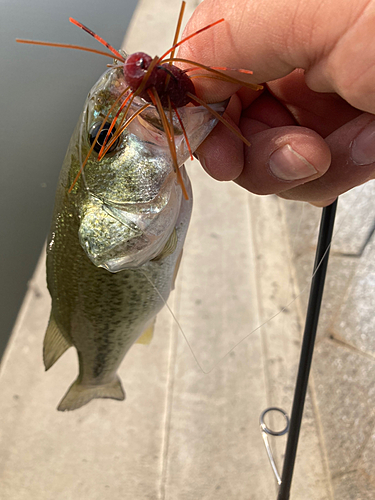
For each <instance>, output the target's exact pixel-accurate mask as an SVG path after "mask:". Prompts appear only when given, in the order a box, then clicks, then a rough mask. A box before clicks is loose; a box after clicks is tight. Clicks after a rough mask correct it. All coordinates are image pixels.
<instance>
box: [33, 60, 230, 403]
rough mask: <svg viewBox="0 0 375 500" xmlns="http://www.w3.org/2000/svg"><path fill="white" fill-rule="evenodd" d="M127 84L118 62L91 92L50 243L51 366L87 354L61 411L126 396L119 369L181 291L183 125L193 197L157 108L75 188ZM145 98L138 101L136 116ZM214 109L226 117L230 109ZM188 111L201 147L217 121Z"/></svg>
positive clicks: (91, 164) (186, 209)
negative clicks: (73, 353) (177, 288)
mask: <svg viewBox="0 0 375 500" xmlns="http://www.w3.org/2000/svg"><path fill="white" fill-rule="evenodd" d="M124 88H126V83H125V81H124V76H123V72H122V70H121V68H118V67H115V68H110V69H108V70H107V71H106V72H105V73H104V75H103V76H102V77H101V78H100V79H99V81H98V82H97V83H96V84H95V85H94V87H93V88H92V89H91V91H90V93H89V95H88V98H87V100H86V103H85V105H84V110H83V113H82V115H81V117H80V119H79V121H78V124H77V127H76V129H75V131H74V133H73V136H72V138H71V141H70V144H69V147H68V151H67V154H66V157H65V160H64V163H63V167H62V170H61V174H60V178H59V181H58V187H57V192H56V200H55V207H54V212H53V218H52V224H51V229H50V234H49V237H48V242H47V284H48V290H49V292H50V295H51V299H52V306H51V314H50V318H49V323H48V328H47V331H46V334H45V338H44V346H43V359H44V364H45V368H46V370H48V369H49V368H50V367H51V366H52V365H53V364H54V363H55V362H56V361H57V360H58V359H59V358H60V356H61V355H62V354H63V353H64V352H65V351H66V350H67V349H68V348H69V347H71V346H74V347H75V349H76V350H77V354H78V360H79V374H78V377H77V379H76V380H75V381H74V382H73V384H72V385H71V386H70V388H69V389H68V391H67V393H66V394H65V396H64V397H63V399H62V400H61V402H60V404H59V406H58V410H61V411H65V410H74V409H77V408H80V407H81V406H83V405H85V404H86V403H88V402H89V401H91V400H92V399H94V398H112V399H117V400H123V399H125V392H124V390H123V387H122V384H121V381H120V379H119V377H118V375H117V370H118V368H119V366H120V364H121V362H122V360H123V358H124V356H125V355H126V353H127V352H128V351H129V349H130V348H131V346H132V345H133V344H134V343H135V342H136V341H137V340H138V339H139V338H140V337H141V336H142V334H144V335H145V336H148V337H150V336H151V332H152V330H153V326H154V323H155V318H156V315H157V313H158V312H159V311H160V309H161V308H162V307H163V305H164V304H165V302H166V300H167V299H168V296H169V293H170V291H171V290H172V289H173V286H174V281H175V278H176V275H177V271H178V266H179V262H180V260H181V254H182V248H183V244H184V240H185V236H186V233H187V229H188V225H189V220H190V216H191V210H192V190H191V185H190V182H189V178H188V175H187V173H186V170H185V168H184V167H183V166H182V165H183V164H184V162H185V161H186V159H187V158H188V157H189V151H188V147H187V144H186V141H185V138H184V133H183V130H182V127H181V125H180V123H179V121H178V120H177V119H175V122H174V123H173V127H174V143H175V146H176V153H177V161H178V164H179V168H180V172H181V175H182V178H183V182H184V185H185V188H186V191H187V194H188V199H185V197H184V196H183V194H182V189H181V186H180V184H179V183H178V181H177V177H176V174H175V171H174V164H173V160H172V157H171V154H170V151H169V147H168V141H167V139H166V134H165V131H164V129H163V126H162V123H161V119H160V117H159V115H158V113H157V110H156V109H155V108H154V107H153V106H150V107H149V108H148V109H146V110H144V111H143V112H142V113H141V114H139V115H138V116H137V117H136V118H135V119H134V120H133V122H132V123H131V124H130V125H129V126H128V127H127V128H126V129H125V130H124V131H123V132H122V134H121V135H120V136H119V138H118V139H117V143H116V145H115V148H114V149H113V150H111V151H110V152H109V153H108V154H107V155H106V156H105V157H104V158H103V159H101V161H99V160H98V154H97V153H95V151H94V152H93V153H92V154H91V155H90V156H89V158H88V160H87V163H86V165H85V169H84V171H83V172H82V173H81V175H80V177H79V180H78V181H77V182H76V184H75V185H74V187H73V189H72V190H71V191H70V192H69V190H70V187H71V186H72V183H73V181H74V179H75V178H76V176H77V173H78V172H80V170H81V165H82V162H83V158H84V157H85V156H86V155H87V153H88V152H89V150H90V146H91V143H90V138H92V136H93V133H94V134H95V130H97V127H98V124H101V123H102V122H103V120H104V119H105V117H106V115H107V114H108V111H109V110H110V109H111V106H112V105H113V103H114V102H115V101H116V99H118V96H119V95H120V94H121V92H123V90H124ZM125 96H126V94H124V98H125ZM142 104H143V103H142V99H141V98H139V99H134V100H133V104H132V109H131V113H133V114H134V113H136V111H137V110H139V109H140V108H141V107H142ZM215 107H216V110H217V112H220V113H222V112H223V111H224V109H225V106H224V105H223V104H219V105H215ZM179 115H180V118H181V120H182V122H183V123H184V128H185V132H186V133H187V134H188V136H189V142H190V147H191V148H192V149H193V150H195V149H196V148H197V147H198V145H199V144H200V143H201V142H202V141H203V139H204V138H205V137H206V136H207V135H208V134H209V132H210V131H211V130H212V128H213V127H214V126H215V125H216V121H217V120H216V118H215V117H213V116H212V115H211V114H210V113H209V112H208V111H207V110H206V109H205V108H204V107H197V106H192V107H184V108H180V110H179ZM93 130H94V132H93Z"/></svg>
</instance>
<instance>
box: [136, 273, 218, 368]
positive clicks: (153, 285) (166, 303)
mask: <svg viewBox="0 0 375 500" xmlns="http://www.w3.org/2000/svg"><path fill="white" fill-rule="evenodd" d="M139 270H140V271H141V273H142V274H143V275H144V277H145V278H146V279H147V281H148V282H149V283H150V285H151V286H152V287H153V288H154V290H155V291H156V293H157V294H158V295H159V297H160V298H161V300H162V301H163V304H164V305H165V306H166V308H167V309H168V311H169V312H170V313H171V315H172V318H173V319H174V321H175V322H176V324H177V326H178V329H179V330H180V332H181V333H182V336H183V337H184V339H185V342H186V344H187V346H188V348H189V349H190V352H191V354H192V356H193V358H194V360H195V362H196V363H197V366H198V367H199V368H200V370H201V371H202V372H203V373H204V374H207V373H209V372H205V371H204V370H203V368H202V366H201V364H200V363H199V361H198V358H197V356H196V355H195V352H194V351H193V349H192V347H191V345H190V343H189V340H188V338H187V337H186V335H185V332H184V330H183V329H182V326H181V325H180V322H179V321H178V319H177V318H176V315H175V314H174V312H173V311H172V309H171V308H170V307H169V304H168V302H167V301H166V300H165V298H164V297H163V296H162V294H161V293H160V292H159V290H158V288H157V286H156V285H155V284H154V283H153V282H152V280H151V278H150V277H149V276H147V274H146V272H145V271H144V270H143V269H141V268H140V269H139Z"/></svg>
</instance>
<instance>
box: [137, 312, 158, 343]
mask: <svg viewBox="0 0 375 500" xmlns="http://www.w3.org/2000/svg"><path fill="white" fill-rule="evenodd" d="M155 321H156V317H155V318H154V319H153V320H152V323H151V325H150V323H149V326H147V328H146V329H145V330H144V332H143V333H142V335H141V336H140V337H139V338H138V340H137V341H136V344H143V345H148V344H150V343H151V340H152V337H153V335H154V328H155Z"/></svg>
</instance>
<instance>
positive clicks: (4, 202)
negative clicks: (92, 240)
mask: <svg viewBox="0 0 375 500" xmlns="http://www.w3.org/2000/svg"><path fill="white" fill-rule="evenodd" d="M136 4H137V0H122V1H121V0H106V1H105V2H104V1H101V0H100V1H98V0H80V1H74V0H63V1H60V2H57V1H47V0H33V1H27V0H16V1H14V0H11V1H10V0H0V62H1V99H0V141H1V144H0V151H1V160H0V162H1V164H0V178H1V181H0V189H1V192H0V224H1V225H0V235H1V247H0V248H1V250H0V252H1V254H0V266H1V267H0V270H1V271H0V276H1V287H0V293H1V296H0V318H1V322H0V358H1V355H2V352H3V350H4V348H5V346H6V343H7V341H8V338H9V335H10V333H11V330H12V327H13V324H14V321H15V319H16V316H17V313H18V310H19V307H20V305H21V303H22V299H23V297H24V294H25V292H26V287H27V281H28V280H29V279H30V277H31V275H32V272H33V270H34V268H35V265H36V262H37V259H38V257H39V255H40V252H41V249H42V247H43V244H44V240H45V238H46V234H47V232H48V228H49V224H50V218H51V213H52V208H53V199H54V192H55V186H56V182H57V177H58V173H59V171H60V168H61V164H62V161H63V159H64V155H65V151H66V148H67V145H68V141H69V138H70V135H71V133H72V131H73V128H74V126H75V124H76V122H77V119H78V116H79V114H80V112H81V109H82V106H83V103H84V100H85V97H86V95H87V93H88V91H89V90H90V88H91V87H92V85H93V84H94V83H95V81H96V80H97V79H98V78H99V76H100V75H101V74H102V73H103V71H104V70H105V65H106V64H107V59H106V58H105V57H103V56H98V55H95V54H89V53H87V52H86V53H85V52H79V51H72V50H67V49H59V48H49V47H38V46H31V45H21V44H17V43H16V42H15V38H26V39H34V40H43V41H52V42H64V43H72V44H77V45H83V46H89V47H93V48H97V49H100V47H101V46H100V44H99V43H98V42H97V41H96V40H94V39H92V38H91V37H90V36H89V35H88V34H86V33H85V32H83V31H82V30H80V29H79V28H77V27H75V26H74V25H72V24H71V23H69V17H70V16H71V17H74V18H76V19H78V20H79V21H81V22H82V23H83V24H85V25H87V26H89V27H90V28H91V29H93V30H94V31H95V32H97V33H98V34H100V36H102V37H103V38H104V39H106V40H107V41H108V42H109V43H110V44H111V45H113V46H114V47H116V48H119V47H120V46H121V43H122V40H123V38H124V35H125V32H126V29H127V27H128V24H129V22H130V19H131V17H132V14H133V11H134V9H135V7H136ZM108 62H110V59H108Z"/></svg>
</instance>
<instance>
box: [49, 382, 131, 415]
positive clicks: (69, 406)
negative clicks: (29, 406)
mask: <svg viewBox="0 0 375 500" xmlns="http://www.w3.org/2000/svg"><path fill="white" fill-rule="evenodd" d="M95 398H112V399H118V400H120V401H123V400H124V399H125V392H124V389H123V388H122V385H121V381H120V379H119V378H118V377H117V376H116V378H115V379H114V380H113V381H112V382H110V383H108V384H103V385H95V386H87V385H82V384H81V383H80V382H79V380H78V379H77V380H76V381H75V382H73V384H72V385H71V386H70V387H69V389H68V392H67V393H66V394H65V396H64V397H63V399H62V400H61V402H60V404H59V406H58V407H57V409H58V410H59V411H67V410H76V409H77V408H80V407H81V406H83V405H85V404H87V403H89V402H90V401H91V400H92V399H95Z"/></svg>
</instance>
